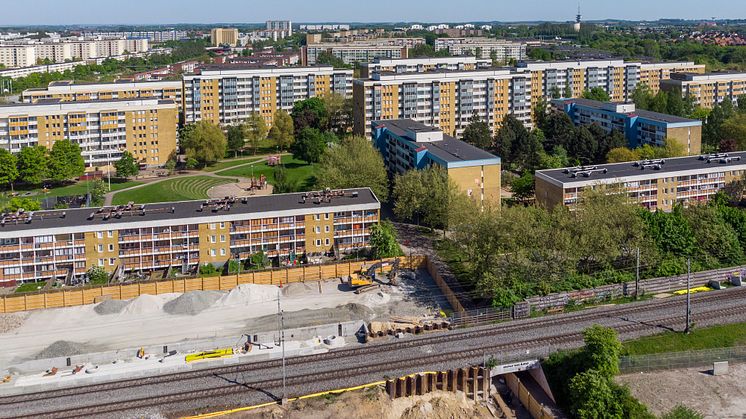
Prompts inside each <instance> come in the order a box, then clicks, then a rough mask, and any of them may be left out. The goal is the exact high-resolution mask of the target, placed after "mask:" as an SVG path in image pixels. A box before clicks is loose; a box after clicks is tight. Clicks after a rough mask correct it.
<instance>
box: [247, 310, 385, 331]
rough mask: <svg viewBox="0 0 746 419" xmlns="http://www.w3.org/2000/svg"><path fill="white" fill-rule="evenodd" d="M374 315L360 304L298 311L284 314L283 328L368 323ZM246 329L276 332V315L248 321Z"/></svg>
mask: <svg viewBox="0 0 746 419" xmlns="http://www.w3.org/2000/svg"><path fill="white" fill-rule="evenodd" d="M375 316H376V314H375V312H374V311H373V310H371V309H370V308H369V307H367V306H364V305H362V304H355V303H349V304H345V305H342V306H337V307H334V308H320V309H316V310H310V309H306V310H300V311H291V312H285V316H284V317H285V328H286V329H295V328H298V327H309V326H320V325H324V324H330V323H341V322H347V321H353V320H366V321H369V320H371V319H373V318H375ZM246 328H247V329H248V330H251V331H252V333H254V332H268V331H272V330H277V315H276V314H270V315H267V316H262V317H258V318H256V319H252V320H249V321H248V322H247V323H246Z"/></svg>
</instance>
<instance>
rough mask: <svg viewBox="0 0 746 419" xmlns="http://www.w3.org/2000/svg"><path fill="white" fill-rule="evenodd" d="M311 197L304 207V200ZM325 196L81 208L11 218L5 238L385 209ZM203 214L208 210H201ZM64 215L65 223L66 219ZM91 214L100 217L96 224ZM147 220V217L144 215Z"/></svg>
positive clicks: (348, 194)
mask: <svg viewBox="0 0 746 419" xmlns="http://www.w3.org/2000/svg"><path fill="white" fill-rule="evenodd" d="M304 195H305V196H307V199H306V200H305V201H304V200H303V196H304ZM323 195H324V192H323V191H317V192H307V193H291V194H279V195H267V196H255V197H246V198H234V199H235V201H234V202H233V203H231V204H230V206H227V205H223V206H222V207H221V208H220V209H219V210H217V211H216V210H214V209H215V208H216V206H215V205H209V206H206V207H205V208H204V209H202V207H203V205H204V204H205V203H208V202H210V203H217V202H219V201H222V202H224V203H226V202H227V201H224V200H215V199H212V200H199V201H180V202H164V203H158V204H144V205H141V204H134V205H133V206H132V207H131V209H129V210H127V209H126V208H125V207H127V206H125V205H120V206H108V207H96V208H79V209H65V210H51V211H35V212H33V217H32V221H31V222H30V223H26V222H25V221H24V220H23V219H21V221H18V222H16V221H15V220H11V219H10V218H8V217H6V222H5V225H4V226H0V238H8V237H19V236H23V235H22V234H18V233H19V232H31V231H34V230H41V231H37V232H35V233H34V234H61V233H65V232H85V231H100V230H106V229H124V228H138V227H158V226H168V225H179V224H198V223H208V222H220V221H232V220H247V219H252V218H264V217H268V216H274V217H278V216H293V215H304V214H315V213H322V212H329V211H333V210H335V209H339V208H348V209H347V210H351V209H373V208H380V202H379V201H378V198H376V196H375V194H374V193H373V191H371V190H370V188H357V189H345V190H342V191H339V193H338V194H337V196H333V197H331V198H330V199H329V200H328V201H326V200H323V199H322V200H320V202H319V200H317V199H316V198H315V197H317V196H323ZM117 209H119V210H121V211H122V215H121V217H120V218H117V217H115V216H113V215H112V216H110V217H108V218H107V219H104V215H105V214H106V213H112V214H116V212H117ZM201 209H202V210H201ZM63 214H64V217H63ZM91 214H95V216H94V218H93V219H91V218H90V216H91ZM143 214H144V215H143Z"/></svg>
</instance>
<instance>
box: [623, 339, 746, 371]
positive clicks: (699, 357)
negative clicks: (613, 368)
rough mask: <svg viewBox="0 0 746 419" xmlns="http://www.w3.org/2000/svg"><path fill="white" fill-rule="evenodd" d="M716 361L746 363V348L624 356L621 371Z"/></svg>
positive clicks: (691, 365)
mask: <svg viewBox="0 0 746 419" xmlns="http://www.w3.org/2000/svg"><path fill="white" fill-rule="evenodd" d="M716 361H737V362H746V346H737V347H733V348H717V349H702V350H697V351H686V352H666V353H662V354H650V355H634V356H623V357H621V358H620V359H619V370H620V371H621V372H623V373H625V374H628V373H635V372H645V371H652V370H665V369H678V368H694V367H706V366H712V363H713V362H716Z"/></svg>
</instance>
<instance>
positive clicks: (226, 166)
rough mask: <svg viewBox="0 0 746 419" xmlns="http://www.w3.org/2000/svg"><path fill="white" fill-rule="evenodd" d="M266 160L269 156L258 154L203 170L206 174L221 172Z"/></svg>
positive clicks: (224, 161) (219, 163)
mask: <svg viewBox="0 0 746 419" xmlns="http://www.w3.org/2000/svg"><path fill="white" fill-rule="evenodd" d="M266 158H267V154H257V155H256V156H254V155H251V156H239V157H238V158H235V159H227V160H222V161H219V162H217V163H215V164H213V165H212V166H208V167H205V168H204V169H202V170H203V171H205V172H219V171H222V170H225V169H230V168H231V167H235V166H240V165H242V164H246V163H251V162H254V161H257V160H265V159H266Z"/></svg>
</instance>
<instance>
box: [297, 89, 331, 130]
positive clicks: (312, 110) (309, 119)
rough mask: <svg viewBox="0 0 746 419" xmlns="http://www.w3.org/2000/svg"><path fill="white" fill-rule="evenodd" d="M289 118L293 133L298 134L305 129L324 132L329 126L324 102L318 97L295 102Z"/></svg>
mask: <svg viewBox="0 0 746 419" xmlns="http://www.w3.org/2000/svg"><path fill="white" fill-rule="evenodd" d="M291 116H292V117H293V126H294V128H295V132H298V133H300V132H301V131H303V129H305V128H315V129H317V130H319V131H325V130H326V129H327V128H328V126H329V113H328V111H327V109H326V105H325V104H324V101H323V100H322V99H321V98H319V97H312V98H310V99H306V100H301V101H299V102H295V105H293V111H292V112H291Z"/></svg>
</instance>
